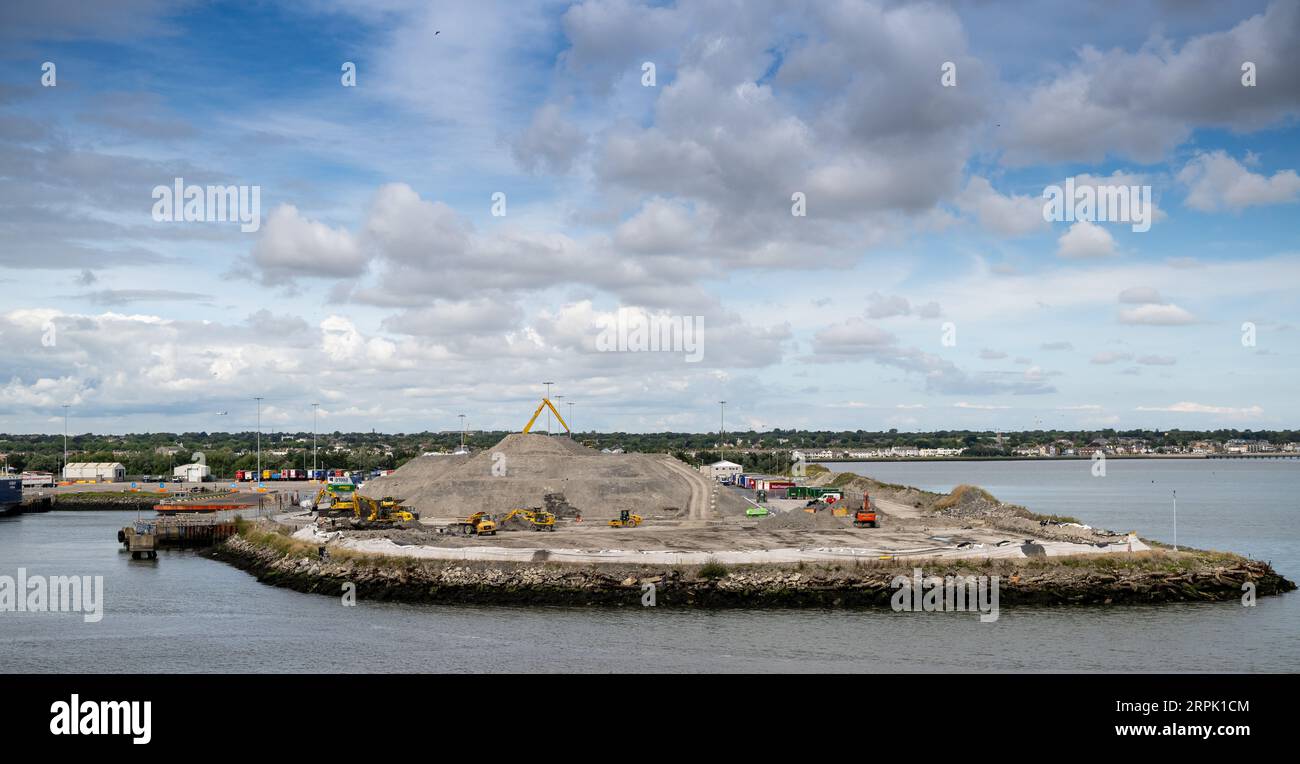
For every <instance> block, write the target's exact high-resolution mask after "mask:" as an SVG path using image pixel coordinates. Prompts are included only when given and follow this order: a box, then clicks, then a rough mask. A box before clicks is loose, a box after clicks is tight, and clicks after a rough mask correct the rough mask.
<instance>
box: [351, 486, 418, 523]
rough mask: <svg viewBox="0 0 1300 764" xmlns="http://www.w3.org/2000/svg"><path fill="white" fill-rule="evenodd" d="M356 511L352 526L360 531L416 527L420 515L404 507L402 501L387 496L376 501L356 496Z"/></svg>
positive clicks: (367, 497)
mask: <svg viewBox="0 0 1300 764" xmlns="http://www.w3.org/2000/svg"><path fill="white" fill-rule="evenodd" d="M353 503H354V504H355V505H356V510H355V512H354V513H353V516H352V526H353V527H354V528H360V529H366V530H370V529H375V528H392V527H395V526H411V525H415V524H416V523H417V522H418V521H419V519H420V515H419V514H418V513H416V512H412V511H411V510H409V509H407V508H406V507H403V506H402V502H401V500H400V499H394V498H393V497H391V496H385V497H384V498H383V499H382V500H379V501H376V500H375V499H372V498H370V497H369V496H362V495H361V494H356V495H355V500H354V502H353Z"/></svg>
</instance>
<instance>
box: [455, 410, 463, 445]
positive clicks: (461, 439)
mask: <svg viewBox="0 0 1300 764" xmlns="http://www.w3.org/2000/svg"><path fill="white" fill-rule="evenodd" d="M456 416H458V417H460V450H461V451H464V450H465V415H464V414H457V415H456Z"/></svg>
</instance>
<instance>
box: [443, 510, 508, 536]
mask: <svg viewBox="0 0 1300 764" xmlns="http://www.w3.org/2000/svg"><path fill="white" fill-rule="evenodd" d="M446 532H447V533H459V534H461V535H462V536H495V535H496V534H497V524H496V521H495V520H493V519H492V516H491V515H489V514H488V513H487V512H475V513H474V514H472V515H470V516H469V517H467V518H465V519H464V520H455V521H453V522H452V524H451V525H449V526H447V529H446Z"/></svg>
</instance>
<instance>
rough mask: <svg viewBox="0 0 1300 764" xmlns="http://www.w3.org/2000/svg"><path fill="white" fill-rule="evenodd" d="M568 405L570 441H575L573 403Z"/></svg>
mask: <svg viewBox="0 0 1300 764" xmlns="http://www.w3.org/2000/svg"><path fill="white" fill-rule="evenodd" d="M568 404H569V440H573V401H568Z"/></svg>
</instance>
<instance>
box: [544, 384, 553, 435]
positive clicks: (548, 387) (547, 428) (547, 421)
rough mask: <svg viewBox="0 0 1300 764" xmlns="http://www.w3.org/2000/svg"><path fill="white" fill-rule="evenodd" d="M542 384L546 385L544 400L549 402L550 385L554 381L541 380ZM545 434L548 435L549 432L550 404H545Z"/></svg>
mask: <svg viewBox="0 0 1300 764" xmlns="http://www.w3.org/2000/svg"><path fill="white" fill-rule="evenodd" d="M542 384H543V385H546V402H547V403H550V402H551V385H553V384H555V383H554V382H543V383H542ZM546 434H547V435H550V434H551V407H550V406H547V407H546Z"/></svg>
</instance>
